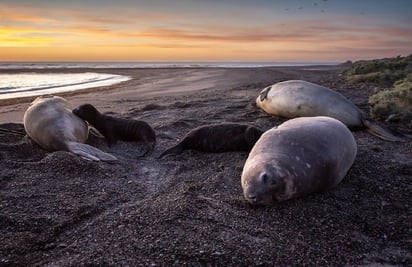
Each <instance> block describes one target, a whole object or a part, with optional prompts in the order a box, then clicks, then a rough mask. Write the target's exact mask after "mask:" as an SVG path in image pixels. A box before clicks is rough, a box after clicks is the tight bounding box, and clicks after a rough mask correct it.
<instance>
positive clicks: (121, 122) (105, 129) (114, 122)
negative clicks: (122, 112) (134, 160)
mask: <svg viewBox="0 0 412 267" xmlns="http://www.w3.org/2000/svg"><path fill="white" fill-rule="evenodd" d="M73 113H74V114H75V115H77V116H78V117H80V118H82V119H83V120H85V121H87V122H88V123H89V124H90V125H92V126H93V127H94V128H96V129H97V130H98V131H99V132H100V133H101V134H102V135H103V136H104V137H105V138H106V140H107V143H108V145H109V146H112V145H114V144H115V143H116V142H117V141H118V140H120V141H135V142H141V143H143V144H145V152H144V154H146V153H147V152H149V151H151V150H153V149H154V146H155V144H156V134H155V131H154V130H153V128H152V127H150V125H149V124H147V123H146V122H144V121H138V120H127V119H122V118H115V117H112V116H109V115H105V114H102V113H100V112H99V111H98V110H97V109H96V108H95V107H94V106H93V105H91V104H83V105H81V106H79V107H78V108H76V109H74V110H73Z"/></svg>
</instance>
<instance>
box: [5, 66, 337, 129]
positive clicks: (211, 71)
mask: <svg viewBox="0 0 412 267" xmlns="http://www.w3.org/2000/svg"><path fill="white" fill-rule="evenodd" d="M336 69H339V66H337V65H332V66H330V65H311V66H299V67H296V66H292V67H288V66H286V67H285V66H282V67H280V66H279V67H257V68H220V67H219V68H210V67H205V68H119V69H118V68H109V69H103V68H102V69H93V68H70V69H67V68H61V69H57V68H56V69H31V70H30V72H31V73H83V72H96V73H109V74H116V75H123V76H129V77H130V78H131V79H130V80H128V81H125V82H121V83H117V84H114V85H109V86H100V87H91V88H87V89H82V90H74V91H68V92H62V93H56V94H55V95H58V96H62V97H64V98H67V99H68V100H69V101H73V102H74V104H75V105H77V104H80V103H84V102H85V101H88V99H91V100H93V101H94V103H97V102H106V103H107V102H112V101H118V100H120V99H129V100H130V101H136V100H143V99H148V98H154V97H161V96H177V95H179V94H190V93H193V92H196V91H199V90H207V89H217V88H221V89H226V88H228V87H233V86H237V85H239V84H242V83H245V82H250V83H259V82H260V79H259V77H263V76H265V73H267V72H274V73H277V75H275V77H276V76H279V74H280V73H285V74H287V73H291V74H292V75H294V76H297V75H298V72H300V71H303V72H311V71H314V72H322V71H334V70H336ZM26 72H27V69H14V70H7V71H5V72H2V73H6V74H7V73H10V74H14V73H26ZM255 74H256V75H255ZM254 76H256V77H254ZM252 78H253V79H255V80H252ZM265 80H266V81H267V80H268V79H267V77H265V78H264V79H262V80H261V81H262V82H264V81H265ZM268 83H269V82H268ZM136 94H138V97H136ZM107 95H108V98H107V99H104V96H107ZM36 97H37V96H31V97H30V96H29V97H23V98H12V99H3V100H0V123H4V122H19V121H20V120H19V117H21V118H22V114H23V112H24V111H22V109H25V108H27V106H28V105H29V104H30V103H31V102H32V101H33V100H34V99H35V98H36ZM109 97H110V98H109ZM96 98H97V100H96ZM8 110H10V112H8ZM8 120H12V121H8Z"/></svg>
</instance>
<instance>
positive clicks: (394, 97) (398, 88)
mask: <svg viewBox="0 0 412 267" xmlns="http://www.w3.org/2000/svg"><path fill="white" fill-rule="evenodd" d="M345 65H349V64H347V63H345ZM343 73H344V76H345V78H346V79H347V80H348V81H350V82H354V83H358V82H367V83H373V84H375V85H376V86H378V87H379V88H381V89H382V90H380V91H378V92H377V93H376V94H374V95H371V96H370V97H369V104H370V106H371V109H370V113H371V116H372V117H373V118H378V119H387V118H391V119H396V120H400V121H403V122H405V123H407V124H409V125H410V126H412V55H409V56H407V57H396V58H384V59H374V60H361V61H357V62H354V63H352V64H350V67H349V68H348V69H346V70H345V71H344V72H343Z"/></svg>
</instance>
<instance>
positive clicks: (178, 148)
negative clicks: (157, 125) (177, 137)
mask: <svg viewBox="0 0 412 267" xmlns="http://www.w3.org/2000/svg"><path fill="white" fill-rule="evenodd" d="M183 150H185V147H184V145H183V144H182V143H179V144H177V145H176V146H174V147H171V148H169V149H167V150H166V151H165V152H163V153H162V154H160V156H159V157H158V158H159V159H161V158H163V157H164V156H166V155H169V154H175V155H179V154H180V153H182V152H183Z"/></svg>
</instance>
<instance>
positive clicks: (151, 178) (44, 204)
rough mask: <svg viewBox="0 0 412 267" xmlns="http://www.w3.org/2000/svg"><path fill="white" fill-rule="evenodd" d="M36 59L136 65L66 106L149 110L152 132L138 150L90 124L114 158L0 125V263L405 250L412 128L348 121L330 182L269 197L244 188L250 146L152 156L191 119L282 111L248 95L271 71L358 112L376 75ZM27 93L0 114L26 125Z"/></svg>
mask: <svg viewBox="0 0 412 267" xmlns="http://www.w3.org/2000/svg"><path fill="white" fill-rule="evenodd" d="M36 71H38V72H53V71H55V72H84V71H92V72H104V73H113V74H121V75H127V76H131V77H132V79H131V80H130V81H127V82H124V83H121V84H116V85H112V86H109V87H104V88H93V89H87V90H84V91H77V92H71V93H65V94H63V95H62V96H64V97H65V98H66V99H68V100H69V101H70V102H72V103H73V105H74V106H77V105H80V104H83V103H91V104H93V105H94V106H96V107H97V109H99V110H100V111H102V112H104V113H107V114H110V115H113V116H117V117H121V118H129V119H132V118H133V119H138V120H144V121H146V122H147V123H149V124H150V125H151V126H152V127H153V128H154V129H155V131H156V135H157V144H156V147H155V151H154V152H153V153H151V154H149V155H147V156H145V157H139V155H140V154H141V153H140V152H141V149H142V147H140V146H139V145H137V144H135V143H126V142H120V143H118V144H117V145H115V146H113V147H110V148H109V147H108V146H107V145H106V144H105V142H104V141H103V140H101V139H98V138H96V137H90V138H89V140H88V143H90V144H92V145H94V146H96V147H98V148H100V149H101V150H104V151H107V152H110V153H112V154H113V155H115V156H116V157H118V158H119V161H118V162H117V163H114V164H109V163H101V162H100V163H98V162H90V161H86V160H83V159H81V158H79V157H77V156H75V155H73V154H71V153H68V152H62V151H59V152H54V153H46V152H45V151H43V150H42V149H40V148H38V147H35V146H33V145H30V144H28V143H26V142H25V140H24V138H23V136H21V135H18V134H16V133H11V132H5V131H0V240H1V242H0V266H410V265H411V264H412V253H411V250H410V247H411V245H412V244H411V235H412V232H411V229H412V216H411V215H412V213H411V203H412V202H411V192H412V184H411V177H412V142H408V143H390V142H386V141H383V140H380V139H378V138H376V137H374V136H372V135H370V134H368V133H367V132H365V131H356V132H354V133H353V134H354V136H355V139H356V141H357V144H358V154H357V158H356V161H355V163H354V165H353V166H352V168H351V169H350V171H349V173H348V174H347V176H346V177H345V179H344V180H343V181H342V182H341V183H340V184H339V185H338V186H337V187H336V188H335V189H333V190H329V191H327V192H323V193H318V194H313V195H309V196H307V197H304V198H300V199H296V200H291V201H288V202H285V203H282V204H278V205H274V206H272V207H265V208H252V207H251V206H249V205H248V204H247V203H246V202H245V200H244V198H243V196H242V189H241V185H240V175H241V172H242V169H243V165H244V162H245V160H246V158H247V156H248V153H247V152H226V153H220V154H213V153H202V152H198V151H185V152H183V153H182V154H180V155H177V156H170V157H167V158H164V159H157V156H158V155H159V154H160V153H161V152H163V151H164V150H165V149H166V148H168V147H170V146H172V145H174V144H176V143H177V142H178V140H179V139H180V138H182V137H183V136H184V134H185V133H186V132H188V131H189V130H191V129H193V128H195V127H197V126H201V125H205V124H211V123H221V122H237V123H247V124H251V125H254V126H257V127H259V128H261V129H263V130H267V129H270V128H271V127H273V126H276V125H279V124H280V123H282V122H284V121H285V119H283V118H279V117H273V116H269V115H267V114H265V113H264V112H262V111H260V110H258V109H257V108H256V106H255V104H254V103H255V98H256V96H257V95H258V94H259V92H260V91H261V90H262V89H263V88H264V87H266V86H268V85H271V84H273V83H276V82H279V81H283V80H289V79H302V80H307V81H310V82H315V83H318V84H321V85H324V86H327V87H330V88H333V89H336V90H337V91H338V92H340V93H342V94H343V95H344V96H346V97H347V98H349V99H350V100H351V101H353V102H354V103H355V104H356V105H357V106H358V107H360V108H361V109H362V110H363V111H364V112H365V113H369V111H368V96H369V95H370V94H371V93H373V90H374V86H373V85H369V84H349V83H347V82H345V81H344V80H343V79H342V78H341V77H340V75H339V72H338V68H337V67H332V66H329V67H322V66H313V67H265V68H233V69H230V68H181V69H179V68H175V69H93V70H90V69H87V70H85V69H70V70H68V69H64V70H57V69H56V70H50V69H49V70H36ZM4 72H19V70H7V71H4ZM32 99H33V98H27V99H21V100H18V101H17V100H13V101H12V100H7V101H0V128H1V129H8V130H14V131H20V132H23V131H24V128H23V125H22V118H23V114H24V111H25V110H26V109H27V107H28V105H29V103H30V101H31V100H32ZM387 124H388V125H389V126H391V127H394V128H400V129H403V130H409V131H410V130H411V129H408V128H406V126H405V125H402V124H399V123H394V122H391V123H387Z"/></svg>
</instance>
